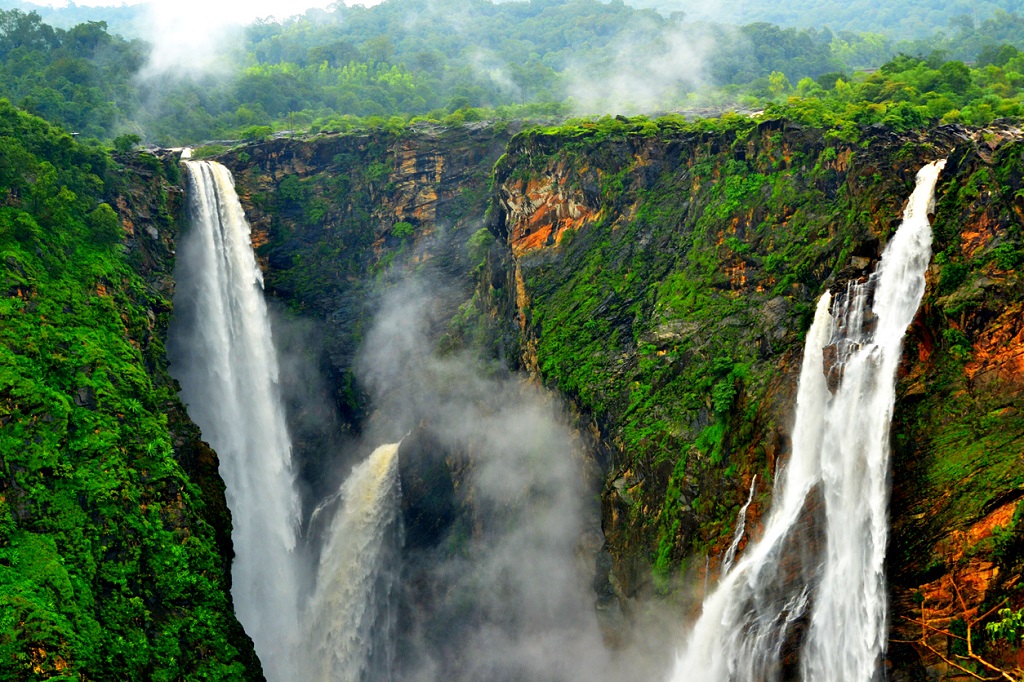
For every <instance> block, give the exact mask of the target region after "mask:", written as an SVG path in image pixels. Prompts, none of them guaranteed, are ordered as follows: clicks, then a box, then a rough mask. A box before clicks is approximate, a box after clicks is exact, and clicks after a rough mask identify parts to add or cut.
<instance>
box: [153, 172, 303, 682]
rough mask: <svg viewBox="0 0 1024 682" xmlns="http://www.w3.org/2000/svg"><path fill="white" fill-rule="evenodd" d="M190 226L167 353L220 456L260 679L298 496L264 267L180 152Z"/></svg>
mask: <svg viewBox="0 0 1024 682" xmlns="http://www.w3.org/2000/svg"><path fill="white" fill-rule="evenodd" d="M184 165H185V171H186V173H187V179H188V216H189V229H188V231H187V232H186V233H185V235H184V236H183V237H182V239H181V240H180V243H179V249H178V254H177V264H176V267H175V280H176V289H175V294H174V307H175V321H174V323H173V325H172V327H171V330H170V335H169V342H168V354H169V356H170V359H171V373H172V375H173V376H174V377H175V378H176V379H177V380H178V382H179V383H180V384H181V397H182V400H183V401H184V402H185V403H186V404H187V406H188V413H189V416H190V417H191V418H192V420H193V421H195V422H196V424H198V425H199V428H200V429H201V430H202V433H203V439H204V440H206V441H207V442H208V443H209V444H210V445H211V446H212V447H213V449H214V450H216V451H217V454H218V456H219V458H220V473H221V477H222V478H223V479H224V484H225V486H226V496H227V502H228V507H229V508H230V509H231V513H232V526H233V527H232V533H231V539H232V542H233V544H234V548H235V559H234V561H233V563H232V570H231V579H232V587H231V595H232V597H233V599H234V602H235V611H236V613H237V614H238V619H239V620H240V621H241V623H242V625H243V626H244V627H245V631H246V632H247V633H248V634H249V636H250V637H252V640H253V643H254V644H255V646H256V653H257V655H258V656H259V657H260V661H261V662H262V663H263V668H264V672H265V674H266V676H267V679H268V680H271V682H274V681H277V680H291V679H293V677H294V668H293V665H294V661H293V660H292V659H293V654H294V651H295V647H296V644H297V641H298V597H299V588H298V584H299V580H298V562H297V559H296V553H295V546H296V529H297V525H298V518H299V497H298V494H297V492H296V489H295V475H294V473H293V471H292V466H291V442H290V440H289V436H288V429H287V426H286V424H285V417H284V409H283V407H282V404H281V397H280V390H279V388H278V384H277V378H278V365H277V355H276V353H275V350H274V344H273V340H272V338H271V333H270V320H269V318H268V315H267V305H266V302H265V300H264V298H263V276H262V274H261V272H260V269H259V267H258V266H257V264H256V258H255V256H254V255H253V251H252V245H251V242H250V229H249V224H248V222H246V220H245V214H244V212H243V210H242V206H241V205H240V204H239V201H238V196H237V194H236V193H235V187H234V180H233V178H232V177H231V173H230V172H229V171H228V170H227V169H226V168H225V167H224V166H222V165H220V164H217V163H212V162H209V161H187V162H186V163H185V164H184Z"/></svg>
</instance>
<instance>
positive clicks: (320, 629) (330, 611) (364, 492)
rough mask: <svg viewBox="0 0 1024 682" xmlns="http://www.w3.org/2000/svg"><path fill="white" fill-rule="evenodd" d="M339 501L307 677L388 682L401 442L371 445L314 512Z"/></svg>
mask: <svg viewBox="0 0 1024 682" xmlns="http://www.w3.org/2000/svg"><path fill="white" fill-rule="evenodd" d="M336 499H337V500H339V501H340V508H339V509H338V510H337V511H336V513H335V516H334V519H333V520H332V521H331V524H330V528H329V530H328V532H327V542H326V545H325V546H324V549H323V552H322V554H321V556H320V564H319V568H318V571H317V585H316V590H315V592H314V594H313V598H312V600H311V603H310V608H309V618H308V622H307V635H306V636H307V643H308V647H309V654H308V656H307V657H306V661H307V665H308V670H307V675H306V679H308V680H317V681H319V680H324V681H325V682H326V681H328V680H330V681H331V682H359V680H373V681H374V682H385V681H388V680H391V679H392V678H393V675H392V670H391V665H392V663H393V658H394V652H392V651H391V650H390V649H391V646H392V645H391V642H392V641H393V636H392V635H393V632H392V630H393V628H394V614H393V613H392V612H391V605H392V600H391V592H392V590H393V589H394V585H395V581H396V577H397V576H396V575H395V573H394V570H393V568H392V566H393V564H394V559H395V556H394V555H395V553H396V551H397V545H398V543H399V542H400V536H399V529H398V499H399V483H398V444H397V443H396V444H392V445H382V446H381V447H379V448H377V449H376V450H374V451H373V454H371V455H370V457H369V458H368V459H367V460H366V461H364V462H362V463H360V464H359V465H358V466H356V467H355V469H353V470H352V473H351V474H349V476H348V478H347V479H345V482H344V484H342V486H341V490H340V491H339V492H338V494H337V495H336V496H332V497H331V498H329V499H328V500H327V501H325V503H324V504H323V505H321V507H318V508H317V510H316V511H315V512H314V516H319V514H320V512H322V511H323V509H322V508H323V507H324V506H326V505H329V504H331V503H333V502H334V500H336Z"/></svg>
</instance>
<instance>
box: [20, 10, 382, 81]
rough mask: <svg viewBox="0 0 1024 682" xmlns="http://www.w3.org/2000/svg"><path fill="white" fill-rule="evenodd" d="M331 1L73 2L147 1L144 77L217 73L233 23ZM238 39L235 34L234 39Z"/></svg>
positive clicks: (291, 12) (282, 14) (284, 14)
mask: <svg viewBox="0 0 1024 682" xmlns="http://www.w3.org/2000/svg"><path fill="white" fill-rule="evenodd" d="M29 1H30V2H35V3H36V4H40V5H43V4H46V5H51V6H53V7H66V6H67V4H68V3H67V2H66V1H65V0H29ZM378 2H380V0H356V2H351V0H349V2H348V4H363V5H367V6H369V5H375V4H377V3H378ZM334 3H335V0H148V1H146V0H116V1H112V0H76V2H75V4H76V5H79V6H86V5H88V6H91V7H97V6H120V5H137V4H145V5H148V6H149V8H150V11H149V12H148V13H147V14H148V16H147V17H146V19H145V20H144V24H143V25H142V26H140V27H139V31H140V32H141V33H142V37H144V38H146V39H147V40H148V41H150V42H151V43H153V44H154V45H155V47H156V49H154V50H153V53H152V56H151V60H150V63H149V65H148V66H147V67H146V69H144V70H143V75H148V74H153V73H163V72H173V73H179V74H184V73H189V72H192V73H196V72H204V73H209V72H216V71H217V70H218V69H220V68H223V67H224V61H223V60H222V59H221V55H222V54H224V53H225V52H228V51H230V47H231V44H230V42H231V40H232V39H231V38H230V36H232V35H236V36H237V34H235V33H233V32H232V31H231V30H230V28H231V27H232V25H239V24H247V23H249V22H250V21H252V20H253V19H256V18H263V17H269V16H273V17H276V18H278V19H284V18H287V17H289V16H292V15H295V14H301V13H303V12H305V11H306V10H307V9H309V8H311V7H327V6H328V5H332V4H334ZM236 39H237V38H236Z"/></svg>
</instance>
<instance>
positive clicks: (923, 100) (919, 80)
mask: <svg viewBox="0 0 1024 682" xmlns="http://www.w3.org/2000/svg"><path fill="white" fill-rule="evenodd" d="M950 11H952V10H950ZM992 11H993V14H992V16H989V17H988V18H986V19H984V20H981V21H979V22H977V23H975V21H974V20H973V18H971V17H970V16H963V15H957V17H959V18H957V17H954V21H953V25H952V26H946V27H945V28H943V30H940V31H939V32H937V33H933V34H932V35H931V37H929V38H927V39H918V40H915V41H902V42H901V41H898V40H896V39H894V38H892V37H887V36H885V35H882V34H880V33H856V32H852V31H848V30H841V31H838V32H835V31H832V30H829V29H827V28H783V27H780V26H777V25H774V24H770V23H750V24H745V25H728V24H718V23H708V22H691V21H689V18H688V17H686V16H680V15H678V14H674V15H669V16H666V15H664V14H663V13H659V12H656V11H653V10H640V9H635V8H633V7H630V6H628V5H625V4H622V3H609V4H605V3H602V2H597V1H596V0H569V1H567V2H562V1H554V0H534V1H532V2H507V3H493V2H490V0H442V1H440V2H431V3H427V2H425V1H424V0H406V1H403V2H398V1H395V0H391V1H389V2H384V3H382V4H379V5H376V6H373V7H369V8H367V7H362V6H356V7H347V6H344V5H339V6H337V7H336V8H334V9H332V10H330V11H326V10H309V11H307V12H306V13H305V14H304V15H301V16H296V17H292V18H290V19H286V20H283V21H277V20H261V21H257V22H255V23H253V24H251V25H250V26H249V27H248V28H247V29H246V31H245V32H244V37H243V39H242V40H241V43H240V44H237V45H234V47H233V48H232V49H229V50H227V51H226V53H225V54H224V55H223V60H224V65H225V66H226V69H222V70H221V71H219V72H218V73H217V74H216V75H214V74H207V75H202V74H198V75H197V74H192V75H182V74H172V73H163V74H152V73H149V72H147V71H145V66H146V64H147V61H148V59H149V56H150V51H151V49H152V48H151V46H150V45H148V44H147V43H145V42H144V41H143V40H141V39H131V40H127V39H124V38H121V37H120V36H118V35H116V34H113V33H112V32H111V31H109V30H108V28H107V26H106V24H105V23H104V22H96V21H92V22H88V23H84V24H79V25H77V26H74V27H72V28H69V29H61V28H54V27H52V26H50V25H48V24H46V23H45V22H44V21H43V20H42V18H41V16H40V15H38V14H36V13H28V14H26V13H24V12H22V11H20V10H7V11H0V96H3V97H6V98H7V99H9V100H10V101H11V102H13V103H14V104H16V105H18V106H20V107H22V108H24V109H26V110H28V111H30V112H32V113H35V114H38V115H40V116H42V117H44V118H46V119H48V120H51V121H53V122H55V123H59V124H60V125H62V126H64V127H65V128H67V129H68V130H69V131H71V132H74V133H78V134H81V135H83V136H86V137H97V138H100V139H106V140H110V139H112V138H114V137H117V136H120V135H125V134H127V135H138V136H139V137H140V138H141V139H142V140H144V141H147V142H155V143H159V144H180V143H186V142H188V143H195V142H201V141H203V140H210V139H217V138H238V137H250V138H251V137H260V136H265V135H268V134H270V133H272V132H273V131H275V130H289V131H300V132H301V131H307V130H310V131H313V132H315V131H317V130H345V129H348V128H351V127H352V126H354V125H355V126H359V125H369V126H371V127H372V126H382V125H388V126H390V127H392V128H401V127H403V126H405V125H406V124H408V123H409V122H410V121H414V120H415V119H417V118H425V119H429V120H434V121H442V122H443V121H446V122H448V123H458V122H461V121H472V120H478V119H481V118H494V117H499V118H506V119H512V118H529V117H534V118H536V117H541V118H547V119H551V118H553V117H556V118H557V117H565V116H571V115H580V114H601V113H612V114H616V113H645V112H647V113H649V112H659V111H660V112H664V111H672V110H675V111H689V110H699V109H702V108H708V107H711V108H712V110H714V111H724V110H728V109H730V108H738V109H746V110H756V109H760V108H763V107H764V105H765V104H767V103H769V102H785V101H787V100H788V99H789V98H790V97H792V96H798V97H802V98H805V99H806V98H812V99H814V98H817V99H821V98H822V97H823V96H824V97H826V98H829V97H831V98H839V99H842V100H848V99H851V98H852V99H853V100H858V101H860V100H866V101H870V102H873V103H876V104H877V103H879V102H881V101H886V102H895V103H900V104H901V105H906V106H911V107H913V108H914V109H915V111H916V112H917V114H916V115H915V116H912V118H915V120H916V119H921V120H939V119H941V118H943V117H945V118H947V120H957V118H956V113H954V112H962V111H963V110H965V109H966V110H967V111H968V113H967V114H965V115H963V117H962V120H965V121H968V122H982V121H983V120H984V118H985V116H986V115H987V113H986V112H988V111H990V110H991V111H992V112H993V115H1011V114H1013V113H1014V112H1015V111H1016V109H1015V106H1016V105H1017V103H1019V88H1020V87H1021V85H1022V84H1024V80H1022V75H1021V73H1022V66H1021V63H1020V60H1019V59H1016V58H1017V56H1018V54H1019V52H1018V50H1019V49H1021V48H1024V19H1022V17H1021V16H1019V15H1018V14H1014V13H1008V12H1006V11H1005V10H1004V9H1003V8H1000V7H995V8H992ZM940 23H941V22H940ZM943 26H945V25H943ZM228 45H232V43H228ZM897 55H907V57H909V58H906V57H902V56H901V57H899V58H898V59H896V60H895V61H891V60H893V58H894V57H895V56H897ZM915 60H916V61H915ZM912 63H913V64H923V65H924V67H926V68H927V69H928V70H931V71H939V70H941V69H943V68H944V69H945V70H946V71H945V76H943V77H942V78H930V77H928V76H927V73H926V72H925V71H922V70H920V69H919V70H918V71H917V72H915V73H914V74H910V75H907V74H905V73H904V72H905V71H906V70H907V69H908V68H910V65H911V64H912ZM947 64H948V65H947ZM967 64H970V65H971V67H968V66H965V65H967ZM883 65H886V66H885V68H884V69H883V74H884V75H885V76H886V77H885V78H881V79H880V78H879V77H878V75H877V73H858V69H878V67H882V66H883ZM954 71H956V72H957V74H958V76H957V77H956V78H952V80H951V79H950V78H949V77H948V76H950V74H952V73H953V72H954ZM144 74H145V77H143V75H144ZM806 79H811V80H813V81H814V82H815V83H817V86H818V87H811V85H810V83H809V82H808V81H806ZM839 81H842V85H840V86H839V89H838V90H837V89H836V85H837V83H838V82H839ZM800 83H803V85H802V86H801V85H799V84H800ZM847 86H849V88H853V91H851V90H850V89H849V88H848V87H847ZM854 91H855V92H854ZM826 93H827V94H826ZM983 105H984V106H983ZM989 120H991V119H989Z"/></svg>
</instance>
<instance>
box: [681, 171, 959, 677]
mask: <svg viewBox="0 0 1024 682" xmlns="http://www.w3.org/2000/svg"><path fill="white" fill-rule="evenodd" d="M944 165H945V161H937V162H935V163H932V164H929V165H927V166H925V167H924V168H922V169H921V171H920V172H919V173H918V176H917V186H916V188H915V190H914V192H913V194H912V195H911V197H910V199H909V201H908V203H907V207H906V210H905V211H904V215H903V222H902V224H901V225H900V227H899V229H898V230H897V231H896V233H895V234H894V235H893V237H892V239H891V240H890V241H889V244H888V245H887V246H886V249H885V251H884V253H883V254H882V258H881V261H880V262H879V264H878V267H877V269H876V270H875V272H874V273H873V274H872V275H871V276H870V277H869V278H868V279H867V280H866V281H864V282H860V283H851V284H850V285H849V286H848V287H847V289H846V291H845V292H842V293H841V294H838V295H832V294H830V293H828V292H826V293H825V294H824V295H823V296H822V297H821V299H820V300H819V301H818V306H817V311H816V314H815V316H814V322H813V324H812V325H811V329H810V331H808V333H807V340H806V346H805V348H804V357H803V364H802V367H801V373H800V383H799V387H798V389H797V404H796V420H795V425H794V429H793V439H792V441H793V451H792V454H791V456H790V459H789V462H788V464H787V465H786V466H785V468H784V469H783V470H782V471H781V472H780V474H779V476H778V480H777V482H776V485H775V493H774V500H773V503H772V507H771V510H770V512H769V513H768V515H767V518H766V519H765V523H764V531H763V533H762V535H761V537H760V539H759V540H758V541H757V542H756V543H752V544H751V545H750V546H748V547H747V548H746V551H745V552H744V554H743V555H742V557H740V559H739V560H738V561H736V563H735V564H734V565H732V566H731V567H730V568H728V569H727V571H726V572H725V574H724V575H723V577H722V580H721V582H720V583H719V586H718V588H717V589H716V590H715V592H714V593H712V594H711V595H710V596H709V597H708V598H707V599H706V600H705V602H704V608H703V613H702V615H701V617H700V619H699V620H698V622H697V624H696V626H695V627H694V629H693V631H692V632H691V634H690V636H689V639H688V641H687V642H686V644H685V647H684V649H683V651H682V652H681V653H680V655H679V656H678V658H677V660H676V664H675V669H674V672H673V673H672V675H671V678H670V679H671V680H672V682H726V681H729V682H733V681H735V682H762V681H769V682H770V681H773V680H779V679H782V677H783V676H785V677H787V678H791V677H793V676H794V675H795V674H798V676H799V677H800V678H801V679H803V680H806V681H807V682H872V681H874V680H880V679H881V678H882V659H883V656H884V654H885V649H886V618H887V613H886V589H885V575H884V572H883V571H884V567H883V562H884V559H885V545H886V539H887V533H888V516H887V506H888V483H887V477H888V469H889V426H890V421H891V418H892V410H893V403H894V400H895V381H896V370H897V367H898V365H899V361H900V352H901V346H902V341H903V336H904V334H905V333H906V330H907V327H908V326H909V325H910V323H911V322H912V321H913V319H914V315H915V314H916V312H917V308H918V306H919V305H920V302H921V298H922V296H923V294H924V288H925V279H924V275H925V271H926V270H927V268H928V264H929V262H930V260H931V238H932V237H931V225H930V223H929V217H928V215H929V213H930V212H931V211H932V210H933V209H934V196H935V185H936V183H937V182H938V176H939V173H940V172H941V170H942V168H943V166H944ZM826 369H827V371H828V376H826V373H825V371H824V370H826Z"/></svg>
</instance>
